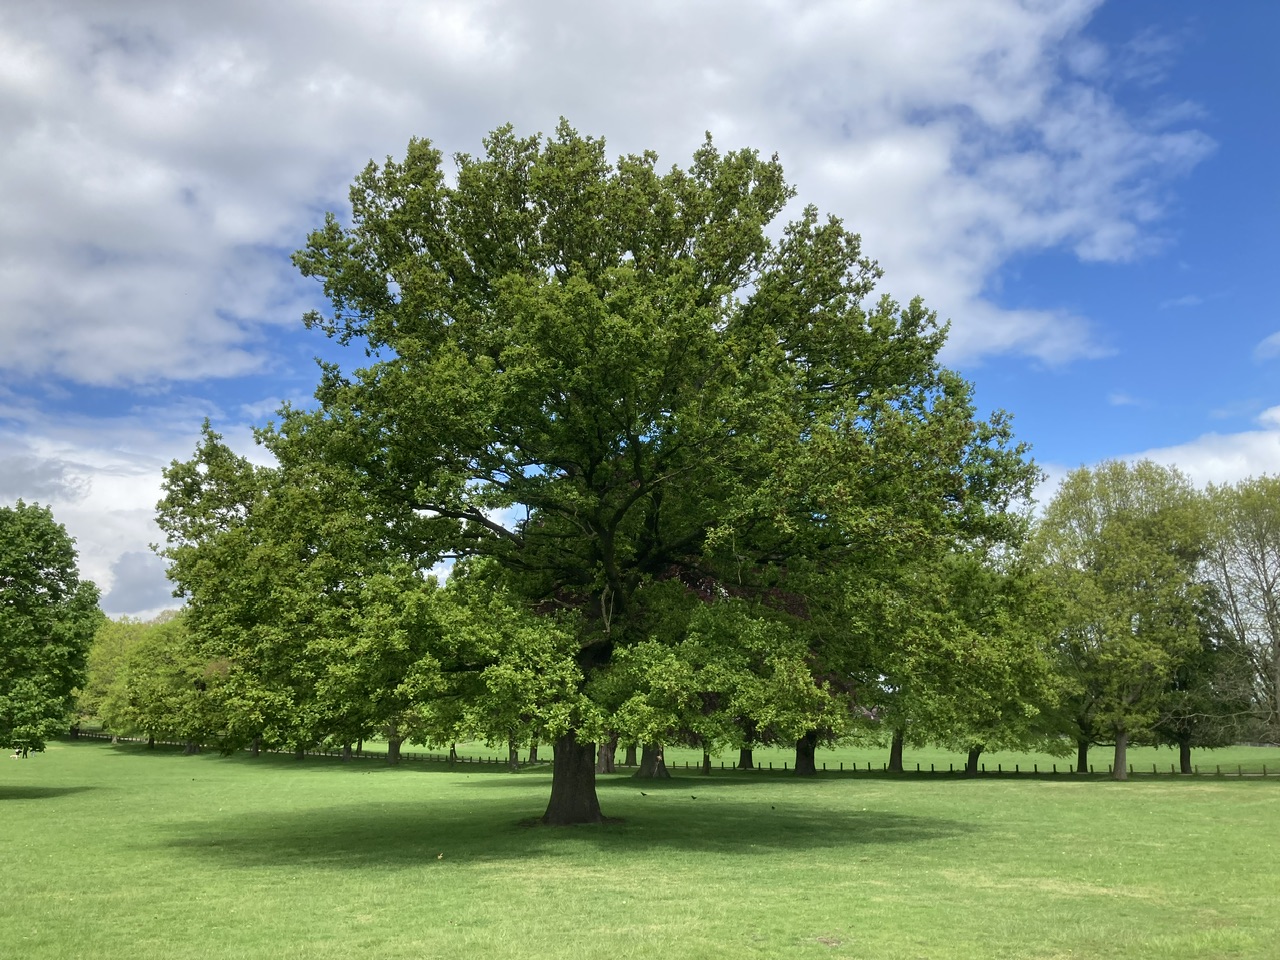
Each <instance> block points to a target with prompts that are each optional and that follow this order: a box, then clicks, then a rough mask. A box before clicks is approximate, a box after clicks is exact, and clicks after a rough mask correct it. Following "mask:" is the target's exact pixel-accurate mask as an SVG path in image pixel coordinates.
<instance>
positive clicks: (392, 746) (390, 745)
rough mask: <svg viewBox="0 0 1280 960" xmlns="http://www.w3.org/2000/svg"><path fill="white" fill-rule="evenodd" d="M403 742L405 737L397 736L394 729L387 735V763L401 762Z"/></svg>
mask: <svg viewBox="0 0 1280 960" xmlns="http://www.w3.org/2000/svg"><path fill="white" fill-rule="evenodd" d="M402 743H404V739H403V738H402V737H398V736H396V733H395V731H394V730H392V732H391V733H390V734H388V735H387V763H390V764H396V763H399V762H400V744H402Z"/></svg>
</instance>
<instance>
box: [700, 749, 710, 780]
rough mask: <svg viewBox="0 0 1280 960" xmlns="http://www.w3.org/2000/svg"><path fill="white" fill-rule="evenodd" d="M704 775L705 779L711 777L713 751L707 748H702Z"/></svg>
mask: <svg viewBox="0 0 1280 960" xmlns="http://www.w3.org/2000/svg"><path fill="white" fill-rule="evenodd" d="M702 775H703V776H704V777H709V776H710V775H711V751H710V750H708V749H707V748H706V747H703V748H702Z"/></svg>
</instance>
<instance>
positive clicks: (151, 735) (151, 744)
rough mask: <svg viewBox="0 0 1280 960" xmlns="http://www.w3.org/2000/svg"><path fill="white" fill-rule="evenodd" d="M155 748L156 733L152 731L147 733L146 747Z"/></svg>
mask: <svg viewBox="0 0 1280 960" xmlns="http://www.w3.org/2000/svg"><path fill="white" fill-rule="evenodd" d="M155 748H156V735H155V734H154V733H148V734H147V749H148V750H154V749H155Z"/></svg>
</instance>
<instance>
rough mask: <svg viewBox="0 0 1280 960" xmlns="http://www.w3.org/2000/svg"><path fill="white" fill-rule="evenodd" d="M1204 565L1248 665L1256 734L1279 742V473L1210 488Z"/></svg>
mask: <svg viewBox="0 0 1280 960" xmlns="http://www.w3.org/2000/svg"><path fill="white" fill-rule="evenodd" d="M1207 496H1208V499H1209V506H1210V516H1211V520H1210V541H1209V543H1210V547H1209V553H1208V558H1207V562H1206V568H1207V571H1208V576H1209V578H1210V579H1211V580H1212V582H1213V583H1214V585H1215V586H1216V588H1217V591H1218V594H1219V595H1220V597H1221V599H1222V608H1221V609H1222V616H1223V618H1224V620H1225V623H1226V627H1227V629H1228V630H1229V631H1230V632H1231V634H1232V635H1233V636H1234V637H1235V638H1236V640H1237V641H1238V647H1237V648H1236V649H1237V650H1238V652H1239V653H1240V655H1242V656H1243V657H1244V658H1245V660H1246V662H1247V664H1248V667H1249V672H1250V674H1251V681H1250V686H1251V688H1252V697H1253V701H1254V707H1255V710H1256V714H1257V720H1258V728H1259V729H1258V730H1257V731H1256V732H1255V735H1256V736H1259V737H1265V738H1267V739H1269V740H1270V741H1271V742H1273V743H1280V476H1261V477H1252V478H1250V479H1247V480H1242V481H1240V482H1239V483H1237V484H1234V485H1232V486H1216V487H1210V488H1209V490H1208V494H1207Z"/></svg>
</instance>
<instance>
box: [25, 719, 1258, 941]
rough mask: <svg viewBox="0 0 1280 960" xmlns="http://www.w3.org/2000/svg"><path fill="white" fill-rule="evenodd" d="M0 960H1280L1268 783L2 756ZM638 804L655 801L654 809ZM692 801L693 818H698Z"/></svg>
mask: <svg viewBox="0 0 1280 960" xmlns="http://www.w3.org/2000/svg"><path fill="white" fill-rule="evenodd" d="M0 762H3V763H4V766H3V767H0V822H2V823H3V825H4V829H3V831H2V832H0V863H2V864H3V870H0V904H2V906H0V911H3V917H0V919H2V920H3V926H0V956H4V957H14V958H18V957H21V958H32V960H45V958H77V960H78V958H86V957H102V958H117V957H118V958H128V960H149V958H166V960H168V958H184V957H210V958H224V957H225V958H268V957H270V958H275V957H316V958H330V957H333V958H336V957H343V958H346V957H352V956H360V957H394V958H399V957H404V958H409V957H414V958H417V957H450V958H453V957H485V958H497V960H502V958H515V957H521V958H524V957H557V958H559V957H569V958H573V957H609V958H627V957H644V958H649V957H654V958H657V957H662V958H669V957H694V958H697V957H860V958H868V957H884V958H914V957H929V958H959V957H972V958H977V957H1103V956H1105V957H1152V958H1155V957H1160V958H1165V957H1168V958H1183V957H1258V958H1263V957H1274V956H1275V955H1276V944H1277V943H1278V942H1280V917H1277V915H1276V914H1277V912H1276V910H1275V894H1276V891H1277V890H1280V839H1278V836H1277V835H1278V834H1280V831H1277V829H1276V824H1277V823H1280V778H1277V779H1274V780H1265V781H1264V780H1262V779H1260V778H1257V779H1253V780H1249V779H1245V780H1221V781H1219V780H1213V779H1206V778H1201V779H1198V780H1178V779H1175V778H1171V777H1167V776H1166V777H1164V778H1162V779H1159V780H1145V781H1142V780H1140V781H1137V782H1134V783H1131V784H1112V783H1109V782H1106V781H1105V780H1101V779H1075V780H1070V779H1068V778H1060V779H1057V780H1054V779H1050V778H1044V779H1033V778H1024V779H1012V778H1009V779H1000V778H986V779H976V780H964V779H959V778H957V779H954V780H953V779H945V778H935V779H930V778H914V777H907V778H903V779H890V778H881V777H865V776H863V777H859V778H856V779H854V778H843V779H841V778H838V777H829V778H825V779H822V778H820V779H818V780H809V781H798V780H795V779H793V778H790V777H784V776H782V775H780V774H779V775H774V776H770V775H768V774H756V775H725V776H720V775H713V776H712V777H710V778H703V777H699V776H696V775H692V774H691V775H689V776H688V777H684V776H679V777H677V778H676V779H675V780H673V781H671V782H669V783H665V784H645V785H639V784H638V783H637V782H636V781H632V780H630V779H629V778H626V777H621V776H620V777H609V778H602V782H601V786H600V794H601V800H602V803H603V805H604V807H605V811H606V813H607V814H609V815H611V816H616V817H622V818H624V821H625V822H623V823H621V824H619V825H612V826H608V827H605V828H579V829H571V830H548V829H544V828H530V827H527V826H521V825H520V821H521V820H523V819H525V818H527V817H529V816H531V815H536V814H538V813H539V812H541V809H542V807H543V806H544V805H545V802H546V796H547V791H548V787H549V776H548V775H547V773H546V772H545V770H533V771H526V772H524V773H520V774H516V775H512V774H508V773H504V772H500V770H499V768H488V769H486V768H482V767H472V768H470V769H463V768H460V769H459V770H458V771H455V772H449V771H447V770H442V769H439V768H436V767H433V766H430V765H427V764H413V765H406V766H404V767H402V768H399V769H389V768H385V767H384V766H383V765H381V764H377V763H372V762H366V763H356V764H345V765H344V764H341V763H338V762H336V761H328V760H311V761H306V762H304V763H302V764H298V763H297V762H295V761H292V760H289V759H286V758H283V757H271V758H265V757H264V758H259V759H257V760H252V759H249V758H247V757H235V758H220V757H217V756H208V755H206V756H199V757H181V756H178V755H176V754H174V753H166V752H163V751H153V752H148V751H146V750H145V749H142V748H136V747H111V746H110V745H108V744H102V743H83V742H82V743H79V744H65V743H64V744H56V745H53V746H51V747H50V750H49V752H48V753H47V754H45V755H43V756H40V757H37V758H32V759H30V760H27V761H7V760H6V761H0ZM641 791H643V794H642V793H641ZM695 798H696V799H695Z"/></svg>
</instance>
